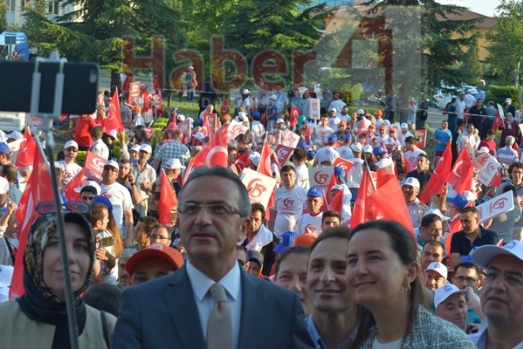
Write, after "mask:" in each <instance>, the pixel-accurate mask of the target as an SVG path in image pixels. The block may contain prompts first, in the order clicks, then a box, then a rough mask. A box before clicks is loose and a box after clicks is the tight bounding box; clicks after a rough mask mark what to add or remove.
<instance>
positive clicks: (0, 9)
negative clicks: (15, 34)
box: [0, 1, 9, 33]
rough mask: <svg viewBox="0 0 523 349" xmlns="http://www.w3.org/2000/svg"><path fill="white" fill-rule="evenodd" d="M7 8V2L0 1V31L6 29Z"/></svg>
mask: <svg viewBox="0 0 523 349" xmlns="http://www.w3.org/2000/svg"><path fill="white" fill-rule="evenodd" d="M8 9H9V8H8V7H7V2H5V1H0V33H1V32H3V31H4V30H6V29H7V18H6V12H7V10H8Z"/></svg>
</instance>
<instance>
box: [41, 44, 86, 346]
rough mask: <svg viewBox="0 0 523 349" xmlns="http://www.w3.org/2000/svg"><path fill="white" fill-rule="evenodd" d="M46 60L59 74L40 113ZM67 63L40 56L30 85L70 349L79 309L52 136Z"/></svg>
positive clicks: (56, 57)
mask: <svg viewBox="0 0 523 349" xmlns="http://www.w3.org/2000/svg"><path fill="white" fill-rule="evenodd" d="M46 63H54V64H56V63H58V64H59V71H58V73H57V74H56V84H55V90H54V104H53V112H52V113H40V110H39V102H40V88H41V86H40V83H41V73H40V71H39V67H40V65H42V64H46ZM65 63H67V59H65V58H60V56H59V54H58V53H57V52H52V53H51V55H50V56H49V58H42V57H38V58H37V59H36V62H35V71H34V73H33V78H32V88H31V114H32V115H36V116H39V117H41V118H42V123H41V124H40V126H39V127H38V128H39V129H40V130H41V131H42V133H43V135H44V137H45V139H46V142H47V146H46V152H47V155H48V157H49V165H48V168H49V173H50V175H51V180H52V182H53V194H54V202H55V209H56V222H57V230H58V239H59V242H60V253H61V255H62V269H63V274H64V290H65V305H66V312H67V324H68V327H69V339H70V344H71V349H78V348H79V347H78V324H77V321H76V311H75V307H74V304H75V302H74V295H73V291H72V288H71V280H70V273H69V259H68V257H67V249H66V246H65V232H64V227H65V221H64V215H63V212H62V201H61V197H60V192H59V190H58V181H57V177H56V168H55V164H54V154H53V148H54V146H55V141H54V136H53V132H52V129H53V121H54V120H58V119H59V118H60V115H61V114H62V100H63V91H64V81H65V74H64V72H63V70H64V65H65ZM36 144H37V146H38V149H39V150H38V151H40V152H42V155H43V158H44V159H45V154H44V151H43V149H42V145H41V143H40V140H39V139H38V138H37V139H36Z"/></svg>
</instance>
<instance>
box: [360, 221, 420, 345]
mask: <svg viewBox="0 0 523 349" xmlns="http://www.w3.org/2000/svg"><path fill="white" fill-rule="evenodd" d="M369 229H375V230H379V231H381V232H383V233H385V234H386V235H387V236H388V237H389V241H390V247H391V248H392V250H393V251H394V253H396V255H397V256H398V258H399V259H400V261H401V263H402V264H403V265H404V266H409V265H411V264H412V263H416V262H417V259H418V253H417V244H416V241H415V240H414V237H413V236H412V234H411V233H410V232H409V231H408V230H407V228H405V227H404V226H403V225H401V224H399V223H397V222H394V221H386V220H383V221H381V220H380V221H370V222H367V223H363V224H360V225H358V226H356V227H355V228H354V229H353V230H352V233H351V239H352V238H353V237H354V236H355V235H356V234H358V233H359V232H361V231H362V230H369ZM407 290H408V293H409V297H408V298H409V299H408V309H407V312H408V314H407V331H406V332H405V333H404V334H403V341H405V339H406V338H407V335H408V334H409V333H410V331H411V330H412V326H413V324H414V321H415V319H416V314H417V312H418V308H419V306H420V304H422V303H423V289H422V285H421V274H418V275H417V277H416V278H415V279H414V280H413V281H412V282H411V283H410V288H409V289H407ZM374 324H375V320H374V318H373V316H372V314H371V313H370V311H368V310H367V309H365V308H363V307H361V306H358V324H357V326H356V328H357V332H356V336H355V338H354V341H353V342H352V343H351V347H353V348H357V347H359V346H360V345H361V344H362V343H363V342H364V341H365V339H366V338H367V336H368V335H369V330H370V328H371V327H372V326H373V325H374Z"/></svg>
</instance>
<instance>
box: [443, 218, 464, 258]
mask: <svg viewBox="0 0 523 349" xmlns="http://www.w3.org/2000/svg"><path fill="white" fill-rule="evenodd" d="M462 229H463V228H462V227H461V222H460V220H459V215H457V217H455V218H453V219H452V220H451V221H449V231H450V232H449V234H448V235H447V237H446V238H445V251H446V252H447V256H450V243H451V242H452V236H453V235H454V234H455V233H457V232H458V231H460V230H462ZM449 263H450V258H449ZM453 267H455V265H453Z"/></svg>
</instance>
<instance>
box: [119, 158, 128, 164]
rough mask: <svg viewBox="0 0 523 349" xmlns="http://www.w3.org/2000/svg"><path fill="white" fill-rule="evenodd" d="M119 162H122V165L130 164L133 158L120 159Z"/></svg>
mask: <svg viewBox="0 0 523 349" xmlns="http://www.w3.org/2000/svg"><path fill="white" fill-rule="evenodd" d="M118 162H119V163H120V164H122V165H125V164H130V163H131V160H129V159H120V160H119V161H118Z"/></svg>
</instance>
